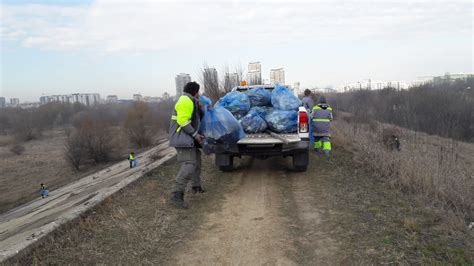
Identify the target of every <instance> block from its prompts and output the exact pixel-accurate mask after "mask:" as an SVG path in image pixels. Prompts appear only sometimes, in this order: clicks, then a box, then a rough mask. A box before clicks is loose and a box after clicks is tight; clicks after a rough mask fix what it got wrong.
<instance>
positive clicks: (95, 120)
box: [65, 110, 113, 169]
mask: <svg viewBox="0 0 474 266" xmlns="http://www.w3.org/2000/svg"><path fill="white" fill-rule="evenodd" d="M73 124H74V129H73V130H72V131H71V132H70V133H69V135H68V137H67V139H66V142H65V157H66V160H68V161H69V162H70V163H71V165H72V166H74V168H76V169H79V168H80V165H81V164H83V163H84V162H86V161H93V162H94V163H104V162H108V161H110V160H111V159H112V152H113V146H112V140H113V137H112V136H113V134H112V130H111V127H110V124H109V123H108V122H107V121H106V120H105V119H104V118H103V117H101V116H100V115H98V114H97V113H96V112H93V111H90V110H89V111H82V112H80V113H78V114H76V115H75V117H74V118H73Z"/></svg>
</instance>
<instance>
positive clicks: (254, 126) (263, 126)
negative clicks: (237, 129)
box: [240, 111, 267, 134]
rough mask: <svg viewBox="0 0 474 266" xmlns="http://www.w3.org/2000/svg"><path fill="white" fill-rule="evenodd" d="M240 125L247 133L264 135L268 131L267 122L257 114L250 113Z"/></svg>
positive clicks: (241, 120) (243, 118)
mask: <svg viewBox="0 0 474 266" xmlns="http://www.w3.org/2000/svg"><path fill="white" fill-rule="evenodd" d="M240 124H241V125H242V127H243V128H244V131H245V133H253V134H255V133H262V132H264V131H265V130H267V122H265V119H264V118H263V117H261V116H260V115H259V114H258V113H257V112H252V111H250V112H249V113H248V114H247V115H245V116H244V117H242V119H240Z"/></svg>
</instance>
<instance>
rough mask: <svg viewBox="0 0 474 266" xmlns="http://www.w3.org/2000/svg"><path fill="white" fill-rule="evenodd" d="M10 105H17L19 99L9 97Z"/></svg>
mask: <svg viewBox="0 0 474 266" xmlns="http://www.w3.org/2000/svg"><path fill="white" fill-rule="evenodd" d="M10 105H11V106H18V105H20V99H18V98H11V99H10Z"/></svg>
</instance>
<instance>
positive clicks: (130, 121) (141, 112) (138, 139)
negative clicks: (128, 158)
mask: <svg viewBox="0 0 474 266" xmlns="http://www.w3.org/2000/svg"><path fill="white" fill-rule="evenodd" d="M152 125H153V119H152V113H151V111H150V108H149V107H148V105H147V104H146V103H143V102H139V103H137V104H135V105H134V106H133V107H132V108H130V109H129V110H128V113H127V118H126V119H125V123H124V128H125V130H126V132H127V135H128V137H129V139H130V141H131V142H132V143H134V144H136V145H137V146H139V147H142V148H143V147H146V146H149V145H150V144H151V143H152V141H153V135H154V133H156V132H155V129H156V127H153V126H152Z"/></svg>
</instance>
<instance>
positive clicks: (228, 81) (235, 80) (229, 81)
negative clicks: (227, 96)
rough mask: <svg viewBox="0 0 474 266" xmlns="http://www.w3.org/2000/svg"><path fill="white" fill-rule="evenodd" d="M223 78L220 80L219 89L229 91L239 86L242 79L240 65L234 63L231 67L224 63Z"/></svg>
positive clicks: (224, 91)
mask: <svg viewBox="0 0 474 266" xmlns="http://www.w3.org/2000/svg"><path fill="white" fill-rule="evenodd" d="M224 73H225V75H224V78H223V79H222V81H221V90H222V92H223V93H228V92H230V91H231V90H232V89H233V88H234V87H235V86H239V85H240V83H241V82H242V80H243V68H242V65H235V66H234V67H233V68H232V69H231V68H230V67H229V66H228V65H226V66H225V67H224Z"/></svg>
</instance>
